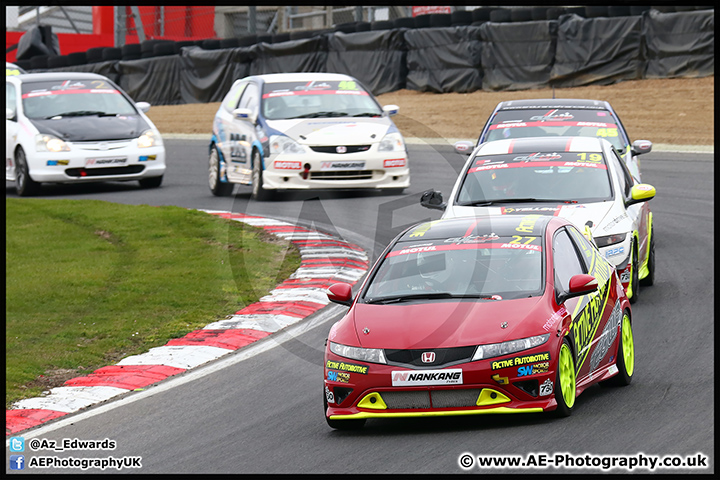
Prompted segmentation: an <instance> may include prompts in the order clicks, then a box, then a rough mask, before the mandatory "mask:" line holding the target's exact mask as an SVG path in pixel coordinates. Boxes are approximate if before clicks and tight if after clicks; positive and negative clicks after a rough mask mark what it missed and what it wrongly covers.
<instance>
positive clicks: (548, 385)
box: [540, 378, 554, 397]
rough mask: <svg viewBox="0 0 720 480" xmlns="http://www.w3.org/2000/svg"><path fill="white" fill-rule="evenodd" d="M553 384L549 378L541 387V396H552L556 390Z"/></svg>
mask: <svg viewBox="0 0 720 480" xmlns="http://www.w3.org/2000/svg"><path fill="white" fill-rule="evenodd" d="M553 387H554V385H553V382H552V381H551V380H550V379H549V378H548V379H547V380H545V381H544V382H543V383H542V384H541V385H540V396H541V397H546V396H548V395H552V393H553V390H554V388H553Z"/></svg>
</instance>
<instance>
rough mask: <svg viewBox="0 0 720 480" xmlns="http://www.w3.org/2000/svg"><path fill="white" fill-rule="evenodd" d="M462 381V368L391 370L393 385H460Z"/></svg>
mask: <svg viewBox="0 0 720 480" xmlns="http://www.w3.org/2000/svg"><path fill="white" fill-rule="evenodd" d="M462 383H463V379H462V369H461V368H456V369H451V370H422V371H419V372H416V371H412V370H399V371H395V370H393V372H392V384H393V386H394V387H402V386H413V385H460V384H462Z"/></svg>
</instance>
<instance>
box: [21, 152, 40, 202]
mask: <svg viewBox="0 0 720 480" xmlns="http://www.w3.org/2000/svg"><path fill="white" fill-rule="evenodd" d="M15 190H16V192H17V194H18V196H20V197H29V196H31V195H36V194H37V193H38V192H40V183H38V182H36V181H35V180H33V179H32V178H30V170H29V168H28V164H27V158H26V157H25V151H24V150H23V149H22V148H18V150H17V152H15Z"/></svg>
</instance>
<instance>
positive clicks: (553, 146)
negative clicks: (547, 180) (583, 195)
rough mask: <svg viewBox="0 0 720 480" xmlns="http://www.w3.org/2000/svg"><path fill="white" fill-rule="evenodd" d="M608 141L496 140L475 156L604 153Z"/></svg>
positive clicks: (476, 150) (533, 138) (482, 148)
mask: <svg viewBox="0 0 720 480" xmlns="http://www.w3.org/2000/svg"><path fill="white" fill-rule="evenodd" d="M602 142H607V140H605V139H602V138H596V137H526V138H508V139H503V140H494V141H492V142H485V143H481V144H480V145H478V147H477V149H475V156H476V157H477V156H478V155H501V154H504V153H535V152H602V151H603V143H602Z"/></svg>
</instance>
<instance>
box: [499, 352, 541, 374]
mask: <svg viewBox="0 0 720 480" xmlns="http://www.w3.org/2000/svg"><path fill="white" fill-rule="evenodd" d="M549 361H550V352H543V353H536V354H534V355H522V356H520V357H513V358H507V359H505V360H495V361H493V362H491V363H490V368H491V369H492V370H499V369H501V368H508V367H517V366H520V365H527V364H529V363H535V362H549Z"/></svg>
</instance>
